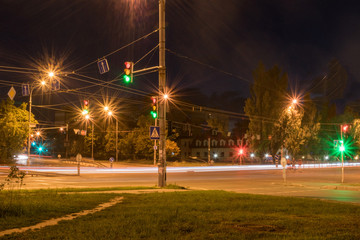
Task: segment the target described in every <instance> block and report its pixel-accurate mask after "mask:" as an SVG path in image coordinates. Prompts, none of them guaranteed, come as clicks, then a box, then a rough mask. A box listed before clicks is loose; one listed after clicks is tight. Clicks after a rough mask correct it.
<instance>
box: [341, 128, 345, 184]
mask: <svg viewBox="0 0 360 240" xmlns="http://www.w3.org/2000/svg"><path fill="white" fill-rule="evenodd" d="M340 136H341V147H344V139H343V125H340ZM341 183H344V151H341Z"/></svg>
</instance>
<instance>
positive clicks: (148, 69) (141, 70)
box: [133, 66, 159, 73]
mask: <svg viewBox="0 0 360 240" xmlns="http://www.w3.org/2000/svg"><path fill="white" fill-rule="evenodd" d="M157 69H159V66H154V67H149V68H143V69H140V70H137V71H133V73H141V72H146V71H151V70H157Z"/></svg>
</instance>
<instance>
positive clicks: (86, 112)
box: [82, 100, 89, 115]
mask: <svg viewBox="0 0 360 240" xmlns="http://www.w3.org/2000/svg"><path fill="white" fill-rule="evenodd" d="M82 114H83V115H87V114H89V100H84V109H83V111H82Z"/></svg>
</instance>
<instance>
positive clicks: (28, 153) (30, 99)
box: [26, 86, 33, 165]
mask: <svg viewBox="0 0 360 240" xmlns="http://www.w3.org/2000/svg"><path fill="white" fill-rule="evenodd" d="M32 93H33V87H32V86H30V94H29V126H28V131H29V135H28V142H27V143H28V145H27V155H28V158H27V162H26V165H29V164H30V146H31V143H30V137H31V103H32Z"/></svg>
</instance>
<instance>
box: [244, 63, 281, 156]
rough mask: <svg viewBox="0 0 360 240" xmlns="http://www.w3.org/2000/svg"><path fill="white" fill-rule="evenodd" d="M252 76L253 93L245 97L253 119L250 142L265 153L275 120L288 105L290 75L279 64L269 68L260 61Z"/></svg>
mask: <svg viewBox="0 0 360 240" xmlns="http://www.w3.org/2000/svg"><path fill="white" fill-rule="evenodd" d="M253 77H254V83H253V85H252V87H251V97H250V98H248V99H247V100H246V102H245V108H244V111H245V114H246V115H247V116H248V117H249V120H250V122H249V130H248V135H249V136H250V139H251V140H250V145H251V147H252V148H253V149H254V150H256V151H257V152H259V155H263V153H265V152H266V151H268V150H269V148H270V139H269V137H272V136H271V134H272V132H273V128H274V122H275V121H276V120H277V119H279V116H280V114H281V112H282V109H284V107H285V106H284V101H285V98H286V96H287V94H286V89H287V86H288V77H287V74H286V73H283V72H282V71H281V69H280V68H279V67H278V66H274V67H272V68H271V69H269V70H266V69H265V67H264V65H263V64H261V63H260V64H259V66H258V67H257V69H255V71H254V73H253Z"/></svg>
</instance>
